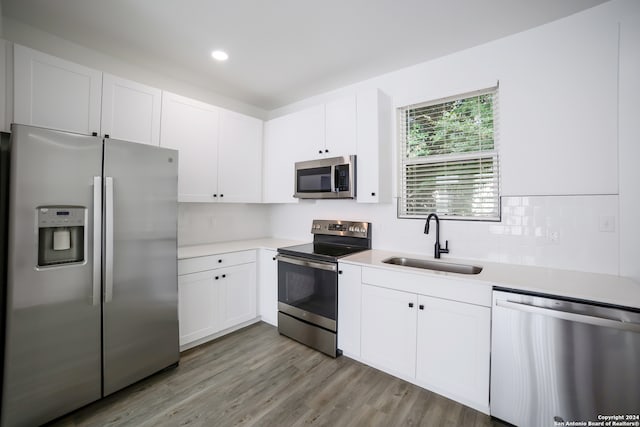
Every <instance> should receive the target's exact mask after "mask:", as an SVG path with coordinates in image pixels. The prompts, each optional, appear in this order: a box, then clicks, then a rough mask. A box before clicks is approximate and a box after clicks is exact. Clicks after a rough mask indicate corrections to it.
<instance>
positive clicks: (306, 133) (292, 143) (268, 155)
mask: <svg viewBox="0 0 640 427" xmlns="http://www.w3.org/2000/svg"><path fill="white" fill-rule="evenodd" d="M323 150H324V105H319V106H315V107H311V108H307V109H306V110H302V111H298V112H296V113H293V114H289V115H286V116H282V117H278V118H276V119H273V120H270V121H268V122H267V123H266V124H265V139H264V189H263V195H264V198H263V201H264V202H265V203H297V201H298V199H296V198H294V197H293V193H294V164H295V162H299V161H303V160H311V159H314V158H317V157H318V156H320V154H318V152H319V151H322V152H324V151H323ZM314 152H315V153H316V154H315V155H314V154H313V153H314Z"/></svg>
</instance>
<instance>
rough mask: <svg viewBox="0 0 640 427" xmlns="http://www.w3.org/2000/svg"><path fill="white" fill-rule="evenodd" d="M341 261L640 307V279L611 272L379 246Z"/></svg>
mask: <svg viewBox="0 0 640 427" xmlns="http://www.w3.org/2000/svg"><path fill="white" fill-rule="evenodd" d="M390 257H406V258H419V259H428V260H431V261H441V262H448V263H459V264H473V265H477V266H481V267H482V272H480V273H479V274H458V273H448V272H442V271H432V270H424V269H420V268H413V267H403V266H398V265H391V264H385V263H383V262H382V260H385V259H387V258H390ZM340 262H344V263H348V264H356V265H361V266H367V267H376V268H383V269H386V270H393V271H403V272H405V273H416V274H425V275H430V276H432V277H433V276H448V277H452V278H453V277H455V278H457V279H464V280H467V281H469V282H478V283H483V284H490V285H493V286H502V287H505V288H511V289H517V290H524V291H531V292H538V293H544V294H549V295H559V296H565V297H571V298H577V299H583V300H589V301H597V302H602V303H607V304H615V305H620V306H626V307H633V308H640V283H638V282H636V281H634V280H632V279H629V278H625V277H621V276H615V275H609V274H597V273H586V272H580V271H569V270H558V269H552V268H544V267H532V266H525V265H516V264H501V263H492V262H485V261H477V260H463V259H454V258H448V257H446V258H442V259H440V260H435V259H434V258H432V257H427V256H424V255H416V254H407V253H402V252H396V251H393V252H390V251H385V250H377V249H374V250H370V251H365V252H359V253H357V254H354V255H351V256H348V257H345V258H341V259H340Z"/></svg>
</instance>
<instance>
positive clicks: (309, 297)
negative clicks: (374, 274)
mask: <svg viewBox="0 0 640 427" xmlns="http://www.w3.org/2000/svg"><path fill="white" fill-rule="evenodd" d="M277 260H278V310H279V311H281V312H283V313H286V314H289V315H290V316H293V317H296V318H298V319H300V320H304V321H306V322H309V323H312V324H315V325H317V326H320V327H322V328H325V329H328V330H330V331H333V332H336V330H337V329H336V319H337V314H338V265H337V263H335V262H325V261H316V260H310V259H306V258H299V257H293V256H290V255H282V254H279V255H278V256H277Z"/></svg>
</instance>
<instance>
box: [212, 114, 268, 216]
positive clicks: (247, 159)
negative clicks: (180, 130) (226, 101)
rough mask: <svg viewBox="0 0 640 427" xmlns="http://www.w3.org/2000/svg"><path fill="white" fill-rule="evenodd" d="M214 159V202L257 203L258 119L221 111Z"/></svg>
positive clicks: (259, 194) (259, 168) (259, 176)
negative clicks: (216, 150) (217, 157)
mask: <svg viewBox="0 0 640 427" xmlns="http://www.w3.org/2000/svg"><path fill="white" fill-rule="evenodd" d="M218 156H219V159H218V192H219V195H218V200H219V201H221V202H230V203H260V201H261V199H262V120H260V119H256V118H254V117H249V116H245V115H243V114H238V113H234V112H233V111H228V110H222V111H221V113H220V142H219V144H218Z"/></svg>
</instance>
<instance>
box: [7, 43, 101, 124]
mask: <svg viewBox="0 0 640 427" xmlns="http://www.w3.org/2000/svg"><path fill="white" fill-rule="evenodd" d="M101 92H102V73H101V72H100V71H98V70H94V69H91V68H87V67H83V66H82V65H78V64H74V63H73V62H69V61H65V60H63V59H60V58H56V57H55V56H51V55H47V54H44V53H42V52H38V51H35V50H33V49H29V48H27V47H24V46H20V45H14V122H15V123H20V124H24V125H33V126H40V127H45V128H50V129H59V130H64V131H69V132H76V133H82V134H85V135H91V134H92V133H94V132H95V133H96V134H98V133H99V132H100V99H101Z"/></svg>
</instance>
